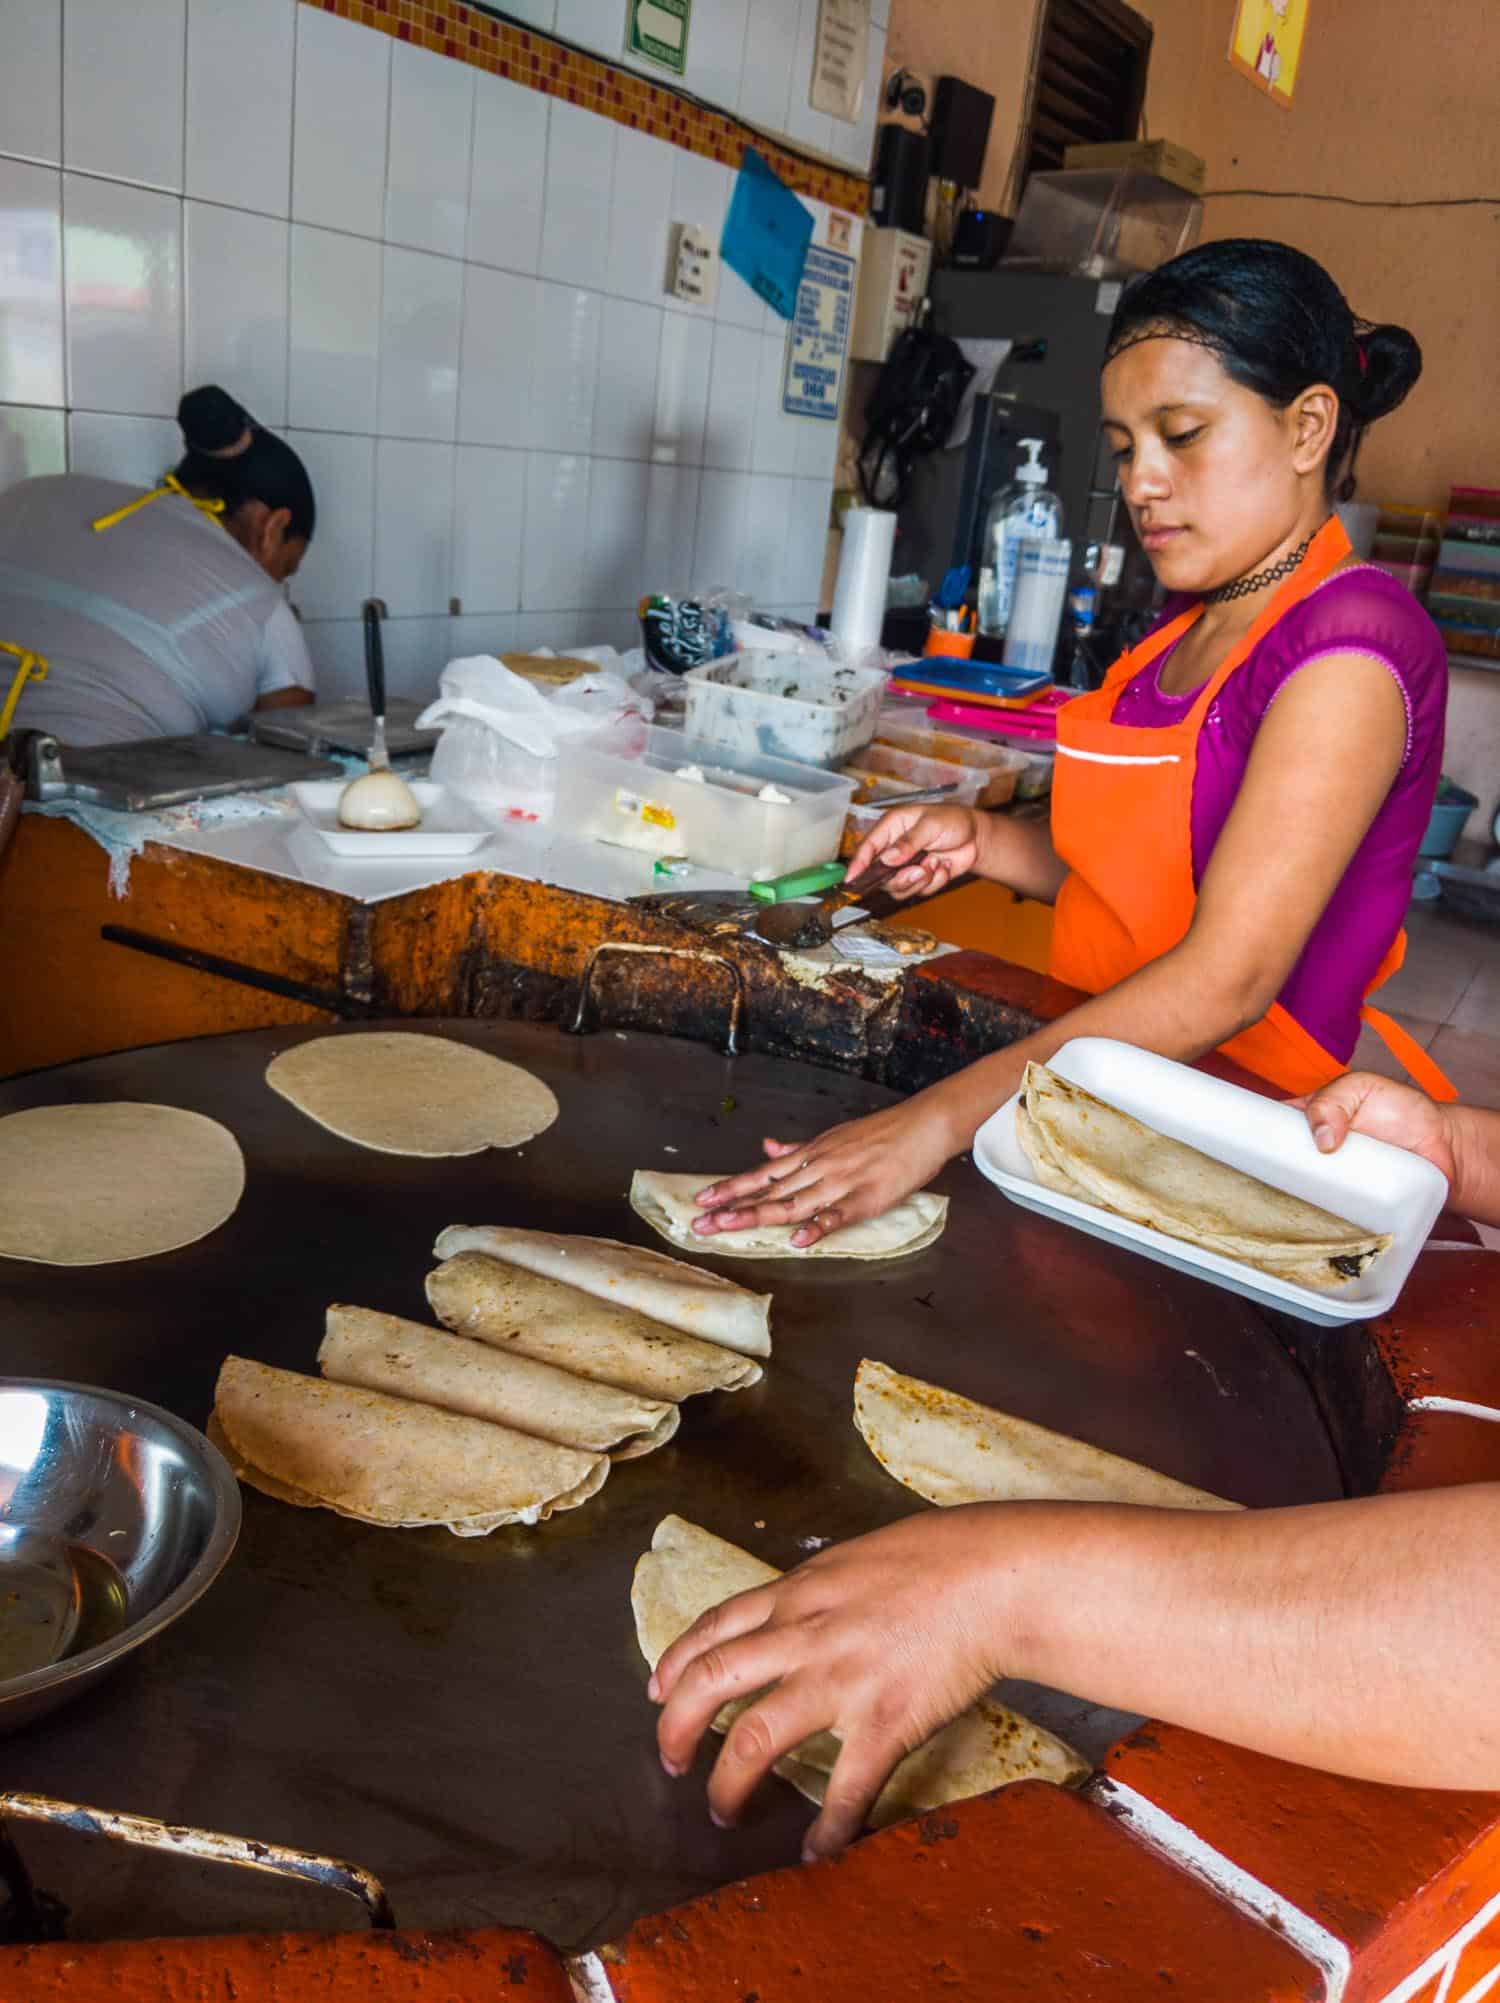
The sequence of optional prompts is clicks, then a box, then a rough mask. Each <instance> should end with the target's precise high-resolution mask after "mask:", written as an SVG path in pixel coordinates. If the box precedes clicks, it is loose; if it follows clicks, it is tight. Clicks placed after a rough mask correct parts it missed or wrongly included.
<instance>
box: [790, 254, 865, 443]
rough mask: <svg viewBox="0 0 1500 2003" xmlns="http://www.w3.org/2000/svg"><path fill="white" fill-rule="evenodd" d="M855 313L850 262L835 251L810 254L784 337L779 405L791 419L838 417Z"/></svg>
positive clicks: (852, 271) (851, 263) (850, 260)
mask: <svg viewBox="0 0 1500 2003" xmlns="http://www.w3.org/2000/svg"><path fill="white" fill-rule="evenodd" d="M853 310H854V259H853V258H852V257H841V256H840V255H839V253H838V252H837V251H836V250H809V252H808V253H807V265H806V268H805V269H804V271H803V273H802V285H801V289H800V290H799V292H798V294H797V311H796V315H795V317H794V318H793V320H792V328H791V332H790V333H789V334H788V335H787V337H786V380H785V382H784V383H783V385H782V395H781V407H782V409H783V410H784V411H786V412H787V414H788V415H789V416H791V417H826V418H827V419H828V421H829V423H830V424H831V423H832V422H833V420H834V419H835V418H836V417H837V416H838V414H839V390H840V388H841V387H842V384H843V380H844V356H845V355H846V354H847V353H848V349H849V318H850V315H851V313H852V312H853Z"/></svg>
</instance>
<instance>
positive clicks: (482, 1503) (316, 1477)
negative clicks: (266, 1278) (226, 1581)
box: [210, 1356, 609, 1537]
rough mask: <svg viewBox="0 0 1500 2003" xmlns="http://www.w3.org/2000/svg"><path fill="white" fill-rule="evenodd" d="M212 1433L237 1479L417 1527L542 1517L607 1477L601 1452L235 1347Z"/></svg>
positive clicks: (461, 1532)
mask: <svg viewBox="0 0 1500 2003" xmlns="http://www.w3.org/2000/svg"><path fill="white" fill-rule="evenodd" d="M210 1436H211V1437H215V1436H216V1437H217V1440H218V1442H219V1443H221V1444H222V1446H223V1449H224V1451H225V1453H226V1455H227V1457H228V1459H229V1461H230V1464H231V1465H232V1466H233V1468H234V1471H235V1473H236V1474H237V1475H238V1476H239V1478H240V1480H241V1481H243V1482H246V1483H247V1484H248V1485H249V1486H250V1487H251V1488H259V1489H263V1490H264V1491H265V1493H266V1494H267V1495H273V1496H275V1497H276V1499H277V1500H278V1501H280V1502H290V1503H294V1504H296V1506H297V1507H298V1508H301V1509H319V1508H322V1509H331V1510H333V1511H334V1512H335V1513H336V1514H337V1515H339V1516H351V1517H353V1518H354V1520H355V1521H356V1522H358V1523H373V1524H377V1525H379V1526H380V1527H381V1528H384V1529H399V1530H410V1529H415V1528H417V1527H419V1526H423V1525H430V1524H442V1525H444V1526H445V1527H446V1528H447V1529H449V1530H451V1531H452V1532H453V1533H454V1535H455V1536H458V1537H485V1536H488V1534H489V1533H490V1531H492V1530H498V1529H499V1528H500V1527H501V1526H502V1524H506V1523H542V1522H545V1521H546V1519H547V1518H548V1517H549V1516H550V1515H551V1514H552V1512H553V1511H554V1510H559V1509H576V1508H577V1506H578V1504H579V1503H580V1502H586V1501H587V1500H588V1498H589V1497H590V1496H591V1495H593V1494H594V1493H595V1491H596V1490H597V1489H600V1488H602V1487H603V1485H604V1480H605V1477H606V1476H607V1475H608V1473H609V1460H608V1458H607V1456H606V1455H604V1454H586V1453H579V1452H578V1451H577V1450H576V1449H575V1448H573V1447H559V1446H554V1445H553V1444H552V1443H551V1442H550V1441H547V1440H534V1439H532V1438H530V1437H529V1435H527V1434H525V1433H518V1432H515V1431H514V1430H513V1429H512V1428H511V1427H509V1426H496V1425H493V1424H491V1423H490V1422H489V1421H488V1420H485V1419H470V1418H465V1417H461V1416H460V1415H459V1414H458V1413H456V1412H439V1411H437V1410H435V1409H434V1408H433V1407H432V1406H431V1405H415V1404H411V1403H409V1402H408V1401H407V1400H406V1399H405V1398H388V1397H386V1396H385V1395H384V1394H383V1393H382V1392H379V1391H362V1390H355V1389H352V1388H351V1387H349V1386H347V1385H343V1384H328V1383H325V1382H324V1381H323V1380H322V1379H321V1378H317V1377H301V1376H299V1375H298V1374H297V1372H296V1371H293V1370H275V1369H272V1368H271V1366H270V1365H269V1364H265V1363H252V1362H250V1361H249V1360H248V1359H247V1358H246V1357H243V1356H227V1357H226V1358H225V1359H224V1364H223V1367H222V1369H221V1370H220V1371H219V1381H218V1385H217V1388H216V1389H215V1392H214V1415H213V1421H212V1427H211V1435H210Z"/></svg>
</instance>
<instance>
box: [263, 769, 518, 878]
mask: <svg viewBox="0 0 1500 2003" xmlns="http://www.w3.org/2000/svg"><path fill="white" fill-rule="evenodd" d="M348 783H349V782H348V780H347V779H299V780H297V781H296V782H295V783H294V785H293V787H292V796H293V798H294V799H295V800H296V802H297V807H298V811H299V812H300V813H301V815H302V818H303V819H304V820H305V821H306V822H307V824H308V826H309V827H310V828H311V829H312V830H313V832H314V834H316V835H318V836H319V837H320V838H321V839H322V840H323V841H325V842H326V843H327V844H328V846H329V848H330V849H332V851H333V853H334V854H335V855H342V856H358V857H360V858H362V859H363V860H365V861H367V862H375V861H381V862H387V861H389V860H390V859H391V857H392V856H403V855H472V854H473V853H474V851H475V850H476V849H480V848H483V847H484V845H485V843H486V842H487V841H488V840H489V838H490V836H491V835H492V834H493V833H494V829H493V828H489V827H486V826H485V825H484V823H483V821H482V820H481V819H480V817H479V814H478V813H477V812H476V810H475V809H474V808H473V807H472V806H470V805H469V804H468V803H467V802H466V801H464V800H461V799H460V798H459V797H458V795H457V794H456V793H450V792H449V791H448V789H447V787H446V786H434V785H433V784H432V782H431V781H430V780H428V779H412V780H408V782H407V783H408V784H409V785H410V787H411V790H412V791H413V793H415V794H416V796H417V805H418V806H419V807H420V808H421V810H422V824H421V826H420V827H416V828H390V829H385V830H376V829H363V828H345V827H340V825H339V796H340V795H341V794H342V792H343V790H344V788H345V786H347V785H348Z"/></svg>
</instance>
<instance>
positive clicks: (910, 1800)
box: [630, 1516, 1089, 1829]
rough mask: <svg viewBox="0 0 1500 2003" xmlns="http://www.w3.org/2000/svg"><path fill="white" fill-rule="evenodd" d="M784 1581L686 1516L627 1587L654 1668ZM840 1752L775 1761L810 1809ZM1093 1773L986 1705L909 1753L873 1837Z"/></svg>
mask: <svg viewBox="0 0 1500 2003" xmlns="http://www.w3.org/2000/svg"><path fill="white" fill-rule="evenodd" d="M780 1577H781V1574H780V1573H779V1572H778V1571H777V1570H776V1568H775V1567H774V1566H772V1565H766V1564H762V1562H761V1561H760V1559H759V1558H754V1557H752V1556H751V1554H750V1553H749V1552H748V1551H742V1550H741V1549H740V1547H739V1546H738V1545H737V1544H729V1543H726V1542H725V1540H724V1539H723V1538H722V1537H715V1536H714V1535H713V1533H712V1532H711V1531H708V1530H704V1529H702V1528H700V1527H699V1525H698V1524H696V1523H688V1522H686V1521H685V1520H684V1519H683V1518H682V1517H680V1516H664V1517H663V1518H662V1520H661V1522H660V1523H658V1524H657V1526H656V1533H655V1535H654V1536H653V1537H652V1539H651V1549H650V1550H649V1551H647V1552H646V1553H645V1554H644V1555H643V1556H642V1557H641V1558H640V1559H639V1561H638V1562H637V1564H636V1568H635V1577H634V1579H633V1580H632V1582H631V1587H630V1606H631V1611H632V1612H633V1613H634V1615H635V1632H636V1639H637V1641H638V1642H639V1643H640V1649H641V1653H642V1655H644V1656H645V1658H646V1660H647V1662H649V1663H650V1665H651V1667H652V1668H653V1669H654V1668H655V1667H656V1665H657V1662H658V1661H659V1660H660V1658H661V1657H662V1656H663V1655H664V1654H665V1653H666V1651H667V1650H668V1648H670V1647H671V1645H672V1643H673V1642H674V1641H675V1640H676V1639H677V1637H678V1635H680V1634H683V1633H685V1632H686V1630H687V1629H688V1628H690V1627H691V1626H692V1624H693V1622H694V1621H695V1620H697V1619H698V1617H699V1615H700V1614H705V1613H707V1612H708V1610H709V1608H710V1607H716V1606H718V1605H719V1603H720V1601H721V1600H727V1599H730V1598H732V1597H733V1595H734V1594H736V1593H744V1592H749V1591H750V1590H751V1589H752V1588H753V1587H755V1586H765V1585H769V1584H770V1583H771V1581H772V1580H774V1579H779V1578H780ZM754 1702H755V1699H754V1697H743V1698H737V1699H736V1700H735V1701H734V1702H733V1703H731V1704H726V1705H725V1706H724V1708H723V1710H721V1711H720V1712H719V1715H718V1716H717V1717H716V1718H715V1719H714V1721H713V1725H714V1730H715V1731H716V1732H727V1731H728V1730H729V1728H730V1726H731V1725H732V1724H733V1723H734V1721H735V1719H736V1718H737V1717H739V1715H740V1713H741V1712H742V1711H744V1710H746V1709H747V1708H748V1707H749V1706H750V1705H751V1704H753V1703H754ZM839 1751H840V1744H839V1741H838V1739H837V1738H835V1737H834V1735H833V1733H832V1732H818V1733H816V1734H815V1735H814V1736H813V1737H812V1738H810V1739H804V1740H803V1742H802V1744H801V1745H800V1746H798V1747H797V1749H796V1751H795V1753H790V1754H788V1755H787V1756H786V1757H785V1758H783V1759H779V1760H778V1761H777V1762H776V1772H777V1773H778V1774H780V1775H781V1777H782V1779H783V1780H788V1781H790V1782H791V1784H792V1786H793V1787H794V1788H796V1790H797V1792H798V1793H799V1794H804V1795H806V1796H807V1798H808V1800H809V1801H816V1802H821V1801H822V1799H823V1796H824V1794H825V1793H826V1791H827V1786H828V1776H829V1775H830V1774H831V1773H832V1772H833V1767H834V1762H835V1761H836V1760H837V1758H838V1756H839ZM1088 1770H1089V1769H1088V1764H1087V1762H1086V1761H1084V1760H1083V1759H1081V1758H1080V1757H1079V1755H1078V1754H1077V1753H1075V1752H1074V1751H1073V1749H1072V1747H1071V1746H1068V1745H1064V1743H1063V1741H1062V1740H1061V1739H1057V1738H1054V1737H1053V1735H1052V1734H1051V1733H1050V1732H1045V1731H1043V1730H1042V1728H1041V1726H1040V1725H1033V1724H1032V1723H1031V1721H1030V1720H1029V1719H1027V1718H1022V1717H1020V1716H1019V1715H1018V1714H1017V1713H1016V1712H1014V1711H1007V1710H1006V1709H1005V1708H1004V1707H1003V1706H1002V1705H999V1704H991V1703H990V1702H989V1701H988V1700H987V1699H984V1698H981V1699H980V1700H979V1702H978V1703H976V1704H971V1705H970V1707H969V1709H968V1710H967V1711H965V1712H963V1713H962V1715H961V1716H960V1717H957V1718H955V1719H954V1721H953V1723H952V1724H951V1725H945V1726H944V1727H943V1729H942V1731H940V1732H937V1733H935V1734H934V1735H933V1737H932V1738H930V1739H929V1740H928V1741H927V1743H926V1744H925V1745H923V1746H918V1747H917V1749H916V1751H915V1752H913V1753H908V1754H907V1756H906V1758H905V1759H904V1760H902V1761H901V1763H900V1765H899V1766H898V1767H897V1768H896V1770H895V1771H894V1773H892V1775H891V1777H890V1779H889V1780H888V1781H887V1782H886V1784H885V1786H884V1787H883V1788H882V1789H881V1791H880V1794H879V1795H878V1796H877V1797H876V1800H875V1804H874V1806H873V1807H872V1808H871V1810H870V1814H869V1823H870V1826H871V1828H872V1829H883V1828H884V1827H885V1825H886V1824H887V1823H888V1822H899V1821H901V1820H902V1819H903V1818H904V1817H906V1816H908V1815H920V1814H923V1813H924V1812H925V1811H927V1810H928V1809H933V1808H941V1807H942V1806H943V1805H944V1803H946V1802H950V1801H963V1800H966V1799H967V1798H968V1797H969V1796H970V1795H972V1794H984V1793H986V1792H987V1791H988V1790H989V1789H990V1788H992V1787H1003V1786H1004V1785H1005V1784H1006V1783H1007V1782H1008V1781H1013V1780H1048V1781H1053V1782H1056V1783H1058V1784H1059V1785H1067V1784H1071V1783H1073V1782H1075V1781H1079V1780H1082V1779H1083V1777H1084V1776H1085V1774H1087V1772H1088Z"/></svg>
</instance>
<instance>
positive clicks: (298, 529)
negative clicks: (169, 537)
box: [175, 383, 318, 541]
mask: <svg viewBox="0 0 1500 2003" xmlns="http://www.w3.org/2000/svg"><path fill="white" fill-rule="evenodd" d="M177 423H178V427H179V429H180V430H181V432H182V442H183V443H184V445H186V447H187V453H186V456H185V457H184V458H183V459H182V460H181V461H180V462H179V463H178V465H177V467H176V468H175V471H176V474H177V478H178V479H179V480H180V481H181V482H182V484H183V486H184V487H186V488H187V490H188V492H189V493H190V494H197V495H198V496H199V497H200V498H201V499H204V500H210V501H222V502H223V503H224V511H225V513H226V514H227V515H233V514H234V513H235V512H236V511H237V510H238V509H239V508H242V507H243V506H244V504H245V503H246V502H247V501H261V502H263V503H264V504H265V506H266V507H268V508H270V509H272V510H273V511H274V510H275V509H277V508H285V509H286V510H287V512H288V514H289V515H290V516H291V521H290V522H289V523H288V524H287V534H288V535H289V536H301V537H302V538H303V539H304V540H306V541H311V539H312V532H313V528H314V526H315V525H316V522H317V519H318V509H317V503H316V502H315V501H314V499H313V490H312V481H311V480H309V479H308V477H307V468H306V467H305V466H304V465H303V463H302V461H301V460H300V459H299V458H298V457H297V455H296V453H295V452H294V451H293V450H292V448H291V446H290V445H288V444H287V443H286V441H285V439H282V438H278V437H277V436H276V434H275V433H274V432H271V431H266V430H264V429H263V428H262V427H261V426H260V425H258V424H257V423H256V421H255V419H254V418H253V417H252V416H251V415H250V413H249V412H248V411H247V410H244V409H242V407H241V406H240V405H239V404H237V403H236V402H235V400H234V398H233V397H232V396H230V395H229V393H228V392H227V391H226V390H222V389H220V388H219V387H218V385H217V384H215V383H209V384H207V385H206V386H205V387H204V388H203V389H190V390H189V391H188V393H187V395H186V396H185V397H183V399H182V401H181V402H180V403H179V404H178V406H177Z"/></svg>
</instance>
